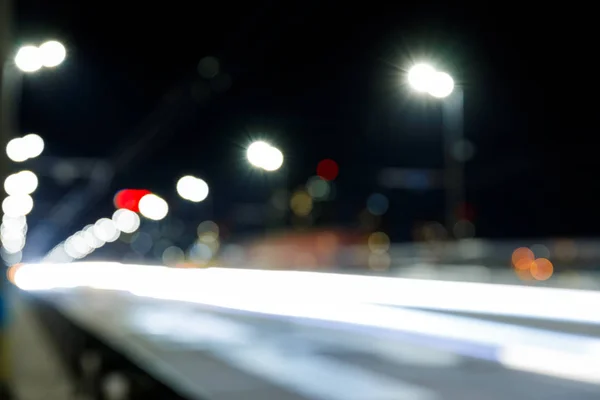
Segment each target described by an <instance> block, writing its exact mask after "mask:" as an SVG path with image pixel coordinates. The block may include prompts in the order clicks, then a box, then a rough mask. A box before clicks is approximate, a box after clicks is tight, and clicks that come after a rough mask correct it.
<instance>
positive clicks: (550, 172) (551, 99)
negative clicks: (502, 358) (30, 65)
mask: <svg viewBox="0 0 600 400" xmlns="http://www.w3.org/2000/svg"><path fill="white" fill-rule="evenodd" d="M19 3H20V4H19V7H18V9H17V21H16V22H17V26H16V32H15V38H14V39H15V41H16V43H17V44H23V43H28V42H39V41H42V40H44V39H47V38H48V39H49V38H53V39H57V40H60V41H63V43H65V45H66V47H67V49H68V52H69V53H68V59H67V61H66V62H65V63H64V64H63V65H62V66H60V67H59V68H57V69H56V70H53V71H45V72H43V73H40V74H37V75H35V76H28V77H27V78H26V81H25V86H24V94H23V102H22V106H21V126H22V128H23V130H25V131H35V132H38V133H39V134H40V135H41V136H43V137H44V138H45V139H46V143H47V147H46V149H47V153H46V154H51V155H53V156H60V157H75V156H76V157H94V158H106V157H115V156H119V154H120V153H119V151H120V150H119V149H121V148H122V147H121V146H123V143H125V142H127V141H128V140H132V139H134V138H135V137H136V136H135V135H140V134H143V133H144V132H150V128H148V127H146V128H144V127H141V124H142V122H143V121H144V120H146V119H147V118H148V117H150V116H152V118H155V120H151V121H150V122H148V123H147V124H149V126H153V124H154V125H158V124H163V125H164V126H165V128H164V129H163V131H162V133H160V134H158V135H157V136H155V137H154V138H153V139H152V140H147V141H146V143H145V144H144V146H143V147H140V148H139V149H138V150H139V151H138V152H137V153H136V156H135V157H134V158H133V159H131V160H128V162H127V163H126V164H125V166H124V167H122V168H120V170H119V171H118V172H117V175H116V177H115V180H114V182H113V186H112V187H111V189H110V190H109V191H108V192H107V193H106V195H105V196H103V197H102V198H99V199H98V204H97V205H95V206H94V207H92V208H91V210H90V211H88V212H87V213H86V214H85V215H84V216H83V217H82V218H81V220H80V221H74V222H73V225H72V227H71V230H72V231H75V230H77V229H80V228H81V227H82V226H83V225H85V224H88V223H92V222H93V221H95V219H97V218H98V217H102V216H106V215H110V214H109V213H111V212H112V210H113V206H112V203H111V199H112V195H113V194H114V193H115V192H116V190H117V189H119V188H123V187H143V188H148V189H151V190H153V191H156V192H157V193H159V194H161V195H163V196H164V197H165V198H169V199H173V200H174V199H175V197H174V196H175V195H174V193H175V182H176V180H177V179H178V178H179V177H180V176H182V175H183V174H187V173H192V174H195V175H197V176H200V177H202V178H203V179H205V180H206V181H207V182H208V183H209V185H210V187H211V190H212V192H211V197H212V199H213V202H212V206H211V207H212V210H213V212H214V213H215V218H217V219H219V218H226V216H227V213H228V210H229V209H230V208H231V206H232V204H234V203H236V202H237V203H243V202H250V201H257V200H259V199H261V196H263V195H264V194H265V191H266V190H268V187H269V182H266V180H267V179H283V178H282V177H281V176H280V177H279V178H276V177H268V178H267V177H264V176H258V174H256V173H255V172H253V171H251V169H250V168H249V167H248V165H247V162H246V161H245V160H244V146H246V145H247V144H248V143H249V142H250V140H252V139H255V138H262V139H268V140H270V141H272V142H273V143H275V144H277V145H278V146H279V147H280V148H281V149H282V151H283V153H284V154H285V156H286V168H287V171H288V172H287V176H288V178H287V179H288V183H289V186H290V188H293V187H295V186H296V185H297V184H301V183H303V182H304V181H305V180H306V179H307V178H308V177H310V176H311V175H314V174H315V168H316V164H317V162H318V161H319V160H321V159H323V158H332V159H334V160H336V161H337V162H338V163H339V165H340V177H339V181H338V199H337V200H336V202H337V203H336V204H338V207H339V209H340V210H343V211H340V214H339V215H338V219H339V221H337V220H336V221H332V222H336V223H337V222H340V221H342V220H345V221H343V222H347V220H348V219H349V218H350V217H349V216H350V215H352V216H354V215H357V214H358V213H359V212H360V210H361V209H362V208H364V204H365V200H366V198H367V196H368V195H369V194H370V193H372V192H382V193H385V194H386V195H387V196H388V197H389V198H390V202H391V203H390V211H389V215H388V216H387V219H386V220H385V221H384V224H385V226H386V227H388V228H389V230H390V231H391V232H392V233H393V235H394V236H395V238H396V239H397V240H402V239H407V238H408V232H410V230H411V227H412V224H414V222H416V221H419V220H440V221H442V218H443V196H442V193H441V191H421V192H413V191H406V190H402V189H395V190H388V189H382V188H380V187H378V183H377V180H376V175H377V171H379V170H380V169H381V168H384V167H403V168H440V167H441V166H442V161H443V158H442V139H441V124H440V109H439V104H437V103H436V102H435V101H432V100H426V99H424V98H419V97H418V96H415V95H413V94H411V93H410V90H409V88H408V87H407V86H406V85H405V83H404V82H405V75H404V74H405V71H406V69H407V68H408V67H409V66H410V65H411V64H413V63H414V62H415V61H427V60H432V61H433V62H434V63H435V64H436V65H437V66H439V67H440V69H444V70H446V71H448V72H449V73H450V74H451V75H453V76H454V77H455V79H456V81H457V82H458V83H459V84H460V85H461V86H463V87H464V90H465V134H466V136H467V138H468V139H469V140H470V141H471V142H473V143H474V145H475V148H476V153H475V156H474V158H473V159H472V160H471V161H469V162H468V164H467V200H468V202H469V203H470V204H472V206H473V208H474V210H475V221H474V222H475V225H476V227H477V234H478V236H482V237H541V236H566V235H570V236H572V235H583V236H586V235H587V236H590V235H595V234H596V232H597V226H598V224H599V223H600V214H599V213H598V212H597V211H596V209H597V205H596V201H595V198H596V193H597V189H598V188H599V187H600V185H599V184H598V179H597V178H596V177H595V174H594V172H595V170H597V168H598V166H599V162H598V161H597V160H598V156H597V152H598V150H597V146H596V144H595V143H596V141H595V136H596V135H597V131H598V127H597V123H595V121H593V119H594V118H593V116H594V115H595V114H597V110H596V111H595V110H594V108H593V103H594V101H595V99H594V96H593V90H592V86H593V85H596V86H597V82H596V80H595V79H594V78H593V74H594V68H593V67H592V65H593V61H591V60H592V59H593V56H594V54H593V53H594V51H593V50H592V49H593V47H591V44H590V42H591V41H592V40H593V39H592V38H593V36H592V35H591V32H584V31H585V30H590V31H591V30H592V29H593V26H591V25H589V24H587V23H585V24H584V23H583V22H582V21H583V20H584V17H583V15H584V14H586V13H585V10H568V11H565V10H564V9H550V8H548V7H547V6H545V5H544V6H543V7H542V8H541V9H540V8H536V7H527V5H526V4H525V3H522V4H520V5H516V4H515V5H509V4H508V3H502V4H503V5H502V6H501V7H499V6H493V5H489V4H484V3H481V5H478V6H474V5H469V6H468V7H466V6H464V5H448V4H436V3H423V2H418V6H416V5H412V4H409V3H402V2H390V1H388V2H377V1H371V2H368V3H364V2H357V3H351V2H327V1H302V2H275V1H273V2H265V1H256V2H248V3H245V2H231V3H218V4H217V3H214V4H213V3H209V2H186V1H170V2H160V3H156V5H150V3H148V2H137V3H136V2H134V1H130V2H110V1H105V2H81V1H52V2H49V1H43V0H38V1H33V0H23V1H20V2H19ZM207 56H212V57H215V58H217V59H218V60H219V62H220V71H221V73H222V75H221V76H220V78H222V81H219V82H212V83H211V82H209V81H207V80H205V79H203V78H201V77H200V75H199V74H198V63H199V62H200V60H201V59H203V58H204V57H207ZM571 81H573V82H571ZM229 83H230V85H229ZM211 85H212V86H211ZM588 85H589V88H587V87H588ZM192 88H193V89H192ZM190 92H191V93H194V96H192V97H190V96H189V95H186V93H187V94H189V93H190ZM182 98H188V101H185V100H181V99H182ZM189 99H195V100H194V101H195V103H194V101H190V100H189ZM179 101H181V103H179ZM165 104H167V105H166V106H165ZM168 104H171V105H172V106H171V107H169V106H168ZM168 108H170V110H168V111H166V112H165V113H166V114H165V113H163V114H161V115H158V114H157V113H156V110H159V111H160V110H165V109H168ZM284 173H285V172H282V173H281V174H284ZM54 186H56V185H54V184H53V183H52V182H47V183H45V182H42V185H41V186H40V190H39V191H38V192H36V196H37V197H39V198H40V201H41V202H42V203H41V204H43V202H44V201H47V202H48V203H52V202H56V201H58V200H59V199H60V196H61V195H62V194H64V193H66V192H67V188H60V187H58V186H56V187H54ZM42 198H43V199H42ZM36 201H37V200H36ZM36 204H37V203H36ZM182 207H184V206H182ZM185 207H186V208H185V209H184V208H181V210H185V212H186V213H208V212H209V211H208V210H207V209H206V207H207V205H206V204H202V205H199V206H198V207H199V208H198V209H197V210H194V209H190V207H189V206H187V205H186V206H185ZM44 210H46V209H45V208H44V207H43V206H40V207H39V208H38V209H37V210H36V213H34V215H33V217H34V218H38V219H39V218H42V217H43V213H44ZM46 211H47V210H46ZM181 212H184V211H181ZM344 213H346V214H344ZM68 233H72V232H66V233H65V234H68ZM63 238H64V237H58V238H56V242H58V241H59V240H61V239H63Z"/></svg>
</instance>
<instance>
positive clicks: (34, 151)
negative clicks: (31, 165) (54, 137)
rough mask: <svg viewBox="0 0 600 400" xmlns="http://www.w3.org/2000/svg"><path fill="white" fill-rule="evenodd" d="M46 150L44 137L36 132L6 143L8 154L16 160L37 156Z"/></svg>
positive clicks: (20, 160)
mask: <svg viewBox="0 0 600 400" xmlns="http://www.w3.org/2000/svg"><path fill="white" fill-rule="evenodd" d="M43 151H44V139H42V138H41V137H40V136H39V135H36V134H35V133H30V134H28V135H25V136H23V137H19V138H14V139H12V140H11V141H10V142H8V144H7V145H6V155H7V156H8V158H10V159H11V160H12V161H14V162H23V161H26V160H29V159H31V158H36V157H38V156H39V155H40V154H42V152H43Z"/></svg>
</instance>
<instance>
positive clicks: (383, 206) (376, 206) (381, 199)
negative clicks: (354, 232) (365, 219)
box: [367, 193, 389, 216]
mask: <svg viewBox="0 0 600 400" xmlns="http://www.w3.org/2000/svg"><path fill="white" fill-rule="evenodd" d="M388 207H389V200H388V198H387V197H386V196H384V195H383V194H381V193H373V194H372V195H370V196H369V198H368V199H367V210H369V212H370V213H371V214H373V215H378V216H379V215H383V214H385V213H386V211H387V210H388Z"/></svg>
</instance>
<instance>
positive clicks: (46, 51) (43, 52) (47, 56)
mask: <svg viewBox="0 0 600 400" xmlns="http://www.w3.org/2000/svg"><path fill="white" fill-rule="evenodd" d="M39 52H40V57H41V62H42V65H43V66H44V67H46V68H54V67H56V66H58V65H60V64H62V62H63V61H64V60H65V58H66V57H67V49H65V46H63V45H62V43H60V42H57V41H56V40H50V41H47V42H46V43H44V44H42V45H41V46H40V47H39Z"/></svg>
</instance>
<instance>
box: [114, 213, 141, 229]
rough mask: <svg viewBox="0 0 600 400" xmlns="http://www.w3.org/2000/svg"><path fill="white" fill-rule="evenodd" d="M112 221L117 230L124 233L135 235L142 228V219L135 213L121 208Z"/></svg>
mask: <svg viewBox="0 0 600 400" xmlns="http://www.w3.org/2000/svg"><path fill="white" fill-rule="evenodd" d="M112 220H113V222H114V223H115V225H116V227H117V229H119V230H120V231H121V232H124V233H133V232H135V231H136V230H137V229H138V228H139V227H140V217H139V215H137V214H136V213H135V212H133V211H131V210H127V209H125V208H121V209H118V210H116V211H115V212H114V213H113V216H112Z"/></svg>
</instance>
